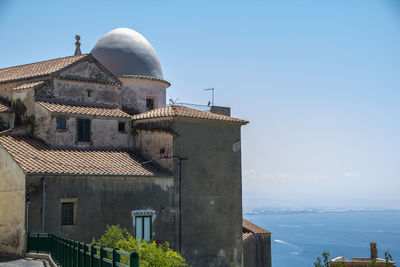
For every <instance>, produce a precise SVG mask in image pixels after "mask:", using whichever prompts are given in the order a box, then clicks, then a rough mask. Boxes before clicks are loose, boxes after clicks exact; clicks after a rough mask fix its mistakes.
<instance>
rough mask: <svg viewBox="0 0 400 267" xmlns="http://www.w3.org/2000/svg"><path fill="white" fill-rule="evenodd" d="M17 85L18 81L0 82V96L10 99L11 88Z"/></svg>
mask: <svg viewBox="0 0 400 267" xmlns="http://www.w3.org/2000/svg"><path fill="white" fill-rule="evenodd" d="M20 83H21V82H20ZM18 85H19V83H18V82H9V83H1V84H0V96H1V97H2V98H5V99H7V100H11V99H12V95H13V88H14V87H16V86H18Z"/></svg>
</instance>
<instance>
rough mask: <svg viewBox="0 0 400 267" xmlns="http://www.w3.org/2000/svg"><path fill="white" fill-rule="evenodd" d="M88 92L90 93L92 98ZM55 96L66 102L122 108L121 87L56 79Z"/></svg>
mask: <svg viewBox="0 0 400 267" xmlns="http://www.w3.org/2000/svg"><path fill="white" fill-rule="evenodd" d="M88 91H90V96H89V94H88ZM53 94H54V97H55V98H57V99H61V100H64V101H73V102H78V103H93V104H105V105H108V106H113V107H121V88H120V87H119V86H112V85H105V84H101V83H91V82H79V81H68V80H60V79H54V91H53Z"/></svg>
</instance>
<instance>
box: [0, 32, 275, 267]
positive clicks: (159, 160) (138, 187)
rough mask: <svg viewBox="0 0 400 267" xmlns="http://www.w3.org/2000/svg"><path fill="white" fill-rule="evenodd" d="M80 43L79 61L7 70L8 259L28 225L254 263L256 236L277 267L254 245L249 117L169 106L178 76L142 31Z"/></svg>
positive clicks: (0, 89)
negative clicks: (245, 136)
mask: <svg viewBox="0 0 400 267" xmlns="http://www.w3.org/2000/svg"><path fill="white" fill-rule="evenodd" d="M76 39H77V41H76V51H75V55H74V56H69V57H63V58H57V59H53V60H47V61H42V62H37V63H32V64H26V65H20V66H15V67H10V68H5V69H0V127H1V129H0V130H1V132H0V167H1V168H0V256H22V255H23V254H24V252H25V241H26V232H27V231H29V232H48V233H54V234H60V235H65V236H68V237H70V238H72V239H77V240H82V241H90V240H91V239H92V237H96V238H98V237H99V236H100V235H101V234H102V233H103V231H104V229H105V227H106V225H107V224H109V225H113V224H119V225H121V226H123V227H126V228H127V229H128V230H129V231H130V232H132V233H133V234H134V235H135V236H136V237H137V238H139V239H143V240H160V241H168V242H170V244H171V246H172V247H173V248H174V249H175V250H178V251H180V252H181V253H182V255H183V256H184V257H185V258H186V259H187V260H188V263H189V264H191V265H193V266H232V265H238V266H242V265H243V263H245V265H246V266H252V265H248V264H246V262H247V261H248V260H247V259H246V257H247V256H246V255H253V254H254V253H253V254H252V253H244V244H246V245H245V246H249V247H251V246H252V245H251V244H250V243H251V242H252V243H254V244H256V243H257V244H261V245H263V246H264V245H265V249H264V252H263V251H261V250H260V249H259V247H258V248H257V251H256V252H255V253H256V254H257V255H258V256H257V257H259V258H263V262H264V260H265V257H269V259H266V261H265V262H269V263H265V264H264V263H263V264H259V265H254V266H270V244H269V243H270V238H269V239H268V238H264V237H261V238H258V237H256V236H257V235H258V234H259V233H257V232H254V237H255V238H253V239H252V240H253V241H246V240H250V239H248V238H247V236H248V233H249V231H250V232H251V229H250V230H249V229H248V228H245V226H244V224H243V221H242V197H241V196H242V195H241V194H242V188H241V183H242V181H241V152H240V139H241V137H240V128H241V126H243V125H245V124H247V123H248V122H247V121H245V120H241V119H237V118H233V117H230V116H225V115H221V114H216V113H211V112H204V111H199V110H195V109H190V108H187V107H184V106H179V105H171V106H167V105H166V97H165V96H166V89H167V88H168V87H169V86H170V83H169V82H167V81H166V80H164V77H163V73H162V69H161V65H160V63H159V60H158V57H157V54H156V53H155V51H154V49H153V47H152V46H151V45H150V44H149V43H148V41H147V40H146V39H145V38H144V37H143V36H142V35H140V34H139V33H137V32H135V31H133V30H130V29H126V28H119V29H115V30H113V31H111V32H109V33H107V34H106V35H105V36H104V37H102V38H101V39H100V40H99V41H98V43H97V44H96V45H95V46H94V48H93V49H92V51H91V53H90V54H82V53H81V51H80V43H79V36H77V38H76ZM27 195H29V197H30V204H26V203H25V202H26V201H25V198H26V196H27ZM246 229H247V230H246ZM263 233H264V232H263ZM264 234H265V233H264ZM268 235H269V234H268ZM245 237H246V238H245ZM243 238H245V240H244V241H243ZM254 246H255V245H254ZM250 250H251V249H250ZM246 251H247V250H246ZM260 253H261V254H260ZM262 253H265V254H262ZM254 255H255V254H254ZM243 257H244V258H243Z"/></svg>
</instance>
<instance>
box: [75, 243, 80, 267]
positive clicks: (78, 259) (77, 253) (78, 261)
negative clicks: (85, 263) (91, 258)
mask: <svg viewBox="0 0 400 267" xmlns="http://www.w3.org/2000/svg"><path fill="white" fill-rule="evenodd" d="M80 245H81V244H80V242H79V241H76V266H77V267H79V266H80V265H79V263H80V257H81V251H80Z"/></svg>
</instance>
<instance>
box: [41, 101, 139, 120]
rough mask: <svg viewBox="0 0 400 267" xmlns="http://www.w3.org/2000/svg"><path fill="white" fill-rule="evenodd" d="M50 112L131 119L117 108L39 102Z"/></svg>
mask: <svg viewBox="0 0 400 267" xmlns="http://www.w3.org/2000/svg"><path fill="white" fill-rule="evenodd" d="M37 103H38V104H39V105H41V106H43V107H44V108H45V109H47V110H49V111H50V112H55V113H68V114H82V115H92V116H102V117H116V118H130V117H131V115H129V114H128V113H125V112H123V111H122V110H120V109H117V108H102V107H90V106H77V105H66V104H58V103H50V102H41V101H39V102H37Z"/></svg>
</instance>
